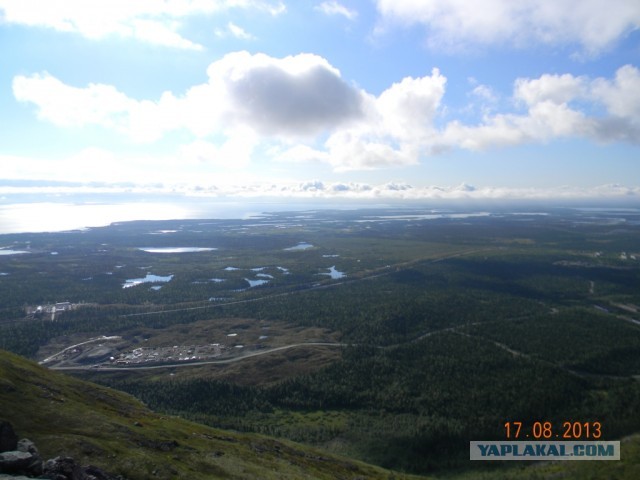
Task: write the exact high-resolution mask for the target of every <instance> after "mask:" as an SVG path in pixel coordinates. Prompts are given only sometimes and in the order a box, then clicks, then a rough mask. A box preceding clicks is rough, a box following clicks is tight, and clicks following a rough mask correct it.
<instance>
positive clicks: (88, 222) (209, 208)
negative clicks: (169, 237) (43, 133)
mask: <svg viewBox="0 0 640 480" xmlns="http://www.w3.org/2000/svg"><path fill="white" fill-rule="evenodd" d="M4 200H5V203H2V202H0V234H7V233H28V232H34V233H35V232H61V231H68V230H80V229H85V228H91V227H102V226H107V225H110V224H112V223H116V222H127V221H134V220H181V219H245V218H251V217H255V216H259V215H262V214H264V213H268V212H279V211H280V212H281V211H303V210H313V209H315V208H318V206H319V205H318V203H309V202H305V201H302V202H283V201H282V200H280V201H274V202H269V201H260V202H254V201H247V200H245V199H241V200H239V201H235V200H232V201H229V200H218V199H199V198H193V199H192V198H185V197H179V198H176V199H166V198H152V199H148V200H145V201H143V200H136V201H93V202H92V201H85V200H79V201H74V199H73V198H64V199H60V200H59V201H53V200H49V199H48V200H47V201H41V202H39V201H23V202H15V203H9V202H7V201H6V199H4ZM323 205H324V206H323V208H341V207H342V205H341V204H340V203H338V202H335V203H334V202H323ZM351 208H357V207H355V206H352V207H351Z"/></svg>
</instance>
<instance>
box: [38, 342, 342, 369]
mask: <svg viewBox="0 0 640 480" xmlns="http://www.w3.org/2000/svg"><path fill="white" fill-rule="evenodd" d="M85 343H87V342H85ZM348 346H350V344H348V343H329V342H309V343H292V344H291V345H284V346H282V347H274V348H268V349H264V350H258V351H256V352H251V353H247V354H246V355H239V356H237V357H232V358H226V359H224V360H203V361H198V362H179V363H166V364H162V365H147V366H142V367H139V366H133V365H132V366H129V367H103V366H93V365H91V366H77V367H49V368H50V369H51V370H67V371H82V370H91V371H92V372H122V371H127V372H131V371H135V370H159V369H161V368H183V367H195V366H199V365H225V364H228V363H235V362H239V361H241V360H246V359H247V358H252V357H258V356H260V355H267V354H270V353H274V352H280V351H283V350H289V349H291V348H298V347H334V348H335V347H340V348H342V347H348ZM69 348H71V347H69Z"/></svg>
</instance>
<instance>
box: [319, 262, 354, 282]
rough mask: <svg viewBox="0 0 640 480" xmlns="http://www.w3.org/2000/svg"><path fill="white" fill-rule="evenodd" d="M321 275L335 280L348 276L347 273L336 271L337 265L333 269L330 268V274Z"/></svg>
mask: <svg viewBox="0 0 640 480" xmlns="http://www.w3.org/2000/svg"><path fill="white" fill-rule="evenodd" d="M319 275H329V276H330V277H331V278H332V279H333V280H337V279H339V278H343V277H346V276H347V274H346V273H344V272H341V271H339V270H336V266H335V265H334V266H333V267H331V268H329V272H327V273H320V274H319Z"/></svg>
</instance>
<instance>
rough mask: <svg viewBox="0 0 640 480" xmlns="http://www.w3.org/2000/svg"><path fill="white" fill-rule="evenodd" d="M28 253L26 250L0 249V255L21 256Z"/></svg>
mask: <svg viewBox="0 0 640 480" xmlns="http://www.w3.org/2000/svg"><path fill="white" fill-rule="evenodd" d="M23 253H29V252H27V251H26V250H11V249H10V248H0V255H22V254H23Z"/></svg>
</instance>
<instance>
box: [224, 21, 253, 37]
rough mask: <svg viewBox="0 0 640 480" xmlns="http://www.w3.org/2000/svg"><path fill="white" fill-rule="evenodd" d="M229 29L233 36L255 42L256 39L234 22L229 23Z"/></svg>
mask: <svg viewBox="0 0 640 480" xmlns="http://www.w3.org/2000/svg"><path fill="white" fill-rule="evenodd" d="M227 28H228V29H229V32H231V35H233V36H234V37H236V38H239V39H240V40H255V38H256V37H254V36H253V35H251V34H250V33H248V32H247V31H245V30H244V29H243V28H242V27H239V26H238V25H236V24H235V23H233V22H229V23H228V24H227Z"/></svg>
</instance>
